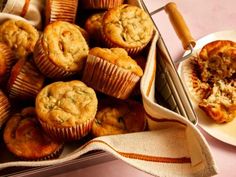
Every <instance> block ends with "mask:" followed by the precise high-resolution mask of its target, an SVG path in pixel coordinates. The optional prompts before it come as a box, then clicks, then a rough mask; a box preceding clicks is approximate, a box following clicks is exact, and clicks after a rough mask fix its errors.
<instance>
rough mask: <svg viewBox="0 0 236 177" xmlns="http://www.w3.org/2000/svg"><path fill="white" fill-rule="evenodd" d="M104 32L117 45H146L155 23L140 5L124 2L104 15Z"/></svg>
mask: <svg viewBox="0 0 236 177" xmlns="http://www.w3.org/2000/svg"><path fill="white" fill-rule="evenodd" d="M102 25H103V28H102V32H103V34H104V35H105V36H106V37H107V38H108V39H109V40H110V41H112V43H115V44H116V45H117V46H120V47H121V46H122V47H127V48H132V47H140V46H143V45H146V44H147V43H148V42H149V41H150V40H151V37H152V34H153V29H154V28H153V23H152V20H151V19H150V17H149V16H148V14H147V13H146V12H145V11H144V10H142V9H140V8H139V7H136V6H132V5H128V4H124V5H121V6H119V7H116V8H113V9H110V10H108V11H107V12H106V13H105V15H104V17H103V24H102Z"/></svg>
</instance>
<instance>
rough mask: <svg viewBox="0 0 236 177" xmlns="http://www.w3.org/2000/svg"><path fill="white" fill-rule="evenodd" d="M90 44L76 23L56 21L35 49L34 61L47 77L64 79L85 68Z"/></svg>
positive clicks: (46, 29) (44, 33)
mask: <svg viewBox="0 0 236 177" xmlns="http://www.w3.org/2000/svg"><path fill="white" fill-rule="evenodd" d="M88 52H89V47H88V44H87V42H86V40H85V38H84V37H83V34H82V33H81V31H80V28H79V27H78V26H76V25H74V24H71V23H68V22H63V21H56V22H53V23H51V24H49V25H48V26H47V27H46V28H45V29H44V32H43V34H42V35H41V37H40V39H39V40H38V42H37V44H36V46H35V50H34V61H35V64H36V65H37V67H38V68H39V70H40V71H41V72H42V73H43V74H44V75H45V76H47V77H50V78H53V79H62V78H65V77H68V76H71V75H73V74H75V73H77V72H80V71H81V70H82V69H83V66H84V62H85V60H86V57H87V55H88Z"/></svg>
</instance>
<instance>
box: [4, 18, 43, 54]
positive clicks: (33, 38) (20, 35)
mask: <svg viewBox="0 0 236 177" xmlns="http://www.w3.org/2000/svg"><path fill="white" fill-rule="evenodd" d="M38 38H39V33H38V31H37V30H36V29H35V28H34V27H33V26H32V25H30V24H29V23H27V22H25V21H21V20H19V21H16V20H7V21H5V22H4V23H3V24H1V26H0V42H3V43H5V44H7V45H8V46H9V47H10V48H11V49H12V51H14V53H15V55H16V58H25V57H27V55H29V54H30V53H32V52H33V50H34V46H35V44H36V42H37V40H38Z"/></svg>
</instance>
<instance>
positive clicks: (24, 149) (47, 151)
mask: <svg viewBox="0 0 236 177" xmlns="http://www.w3.org/2000/svg"><path fill="white" fill-rule="evenodd" d="M3 139H4V142H5V144H6V147H7V149H8V150H9V151H10V152H11V153H13V154H14V155H16V156H17V157H19V158H21V159H23V160H46V159H53V158H56V157H58V156H59V155H60V153H61V152H62V149H63V143H61V142H57V141H55V140H53V139H52V138H50V137H49V136H48V135H47V134H45V132H44V131H43V130H42V128H41V126H40V124H39V122H38V120H37V116H36V114H35V110H34V108H30V107H28V108H25V109H23V110H22V111H21V112H20V113H16V114H14V115H13V116H12V117H10V118H9V120H8V122H7V123H6V127H5V128H4V132H3Z"/></svg>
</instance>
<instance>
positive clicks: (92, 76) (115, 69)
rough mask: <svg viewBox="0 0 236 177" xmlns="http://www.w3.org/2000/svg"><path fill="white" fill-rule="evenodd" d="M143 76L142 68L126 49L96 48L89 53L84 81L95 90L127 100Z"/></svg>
mask: <svg viewBox="0 0 236 177" xmlns="http://www.w3.org/2000/svg"><path fill="white" fill-rule="evenodd" d="M142 75H143V70H142V69H141V67H140V66H139V65H138V64H137V63H136V61H135V60H133V59H132V58H131V57H130V56H128V54H127V52H126V51H125V50H124V49H122V48H111V49H107V48H100V47H95V48H92V49H91V50H90V51H89V55H88V58H87V60H86V65H85V68H84V72H83V77H82V80H83V81H84V82H85V83H86V84H88V85H89V86H91V87H92V88H94V89H95V90H98V91H100V92H102V93H105V94H107V95H110V96H113V97H116V98H120V99H126V98H128V97H129V95H130V94H131V92H132V91H133V89H134V87H135V85H136V84H137V83H138V81H139V79H140V78H141V76H142Z"/></svg>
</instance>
